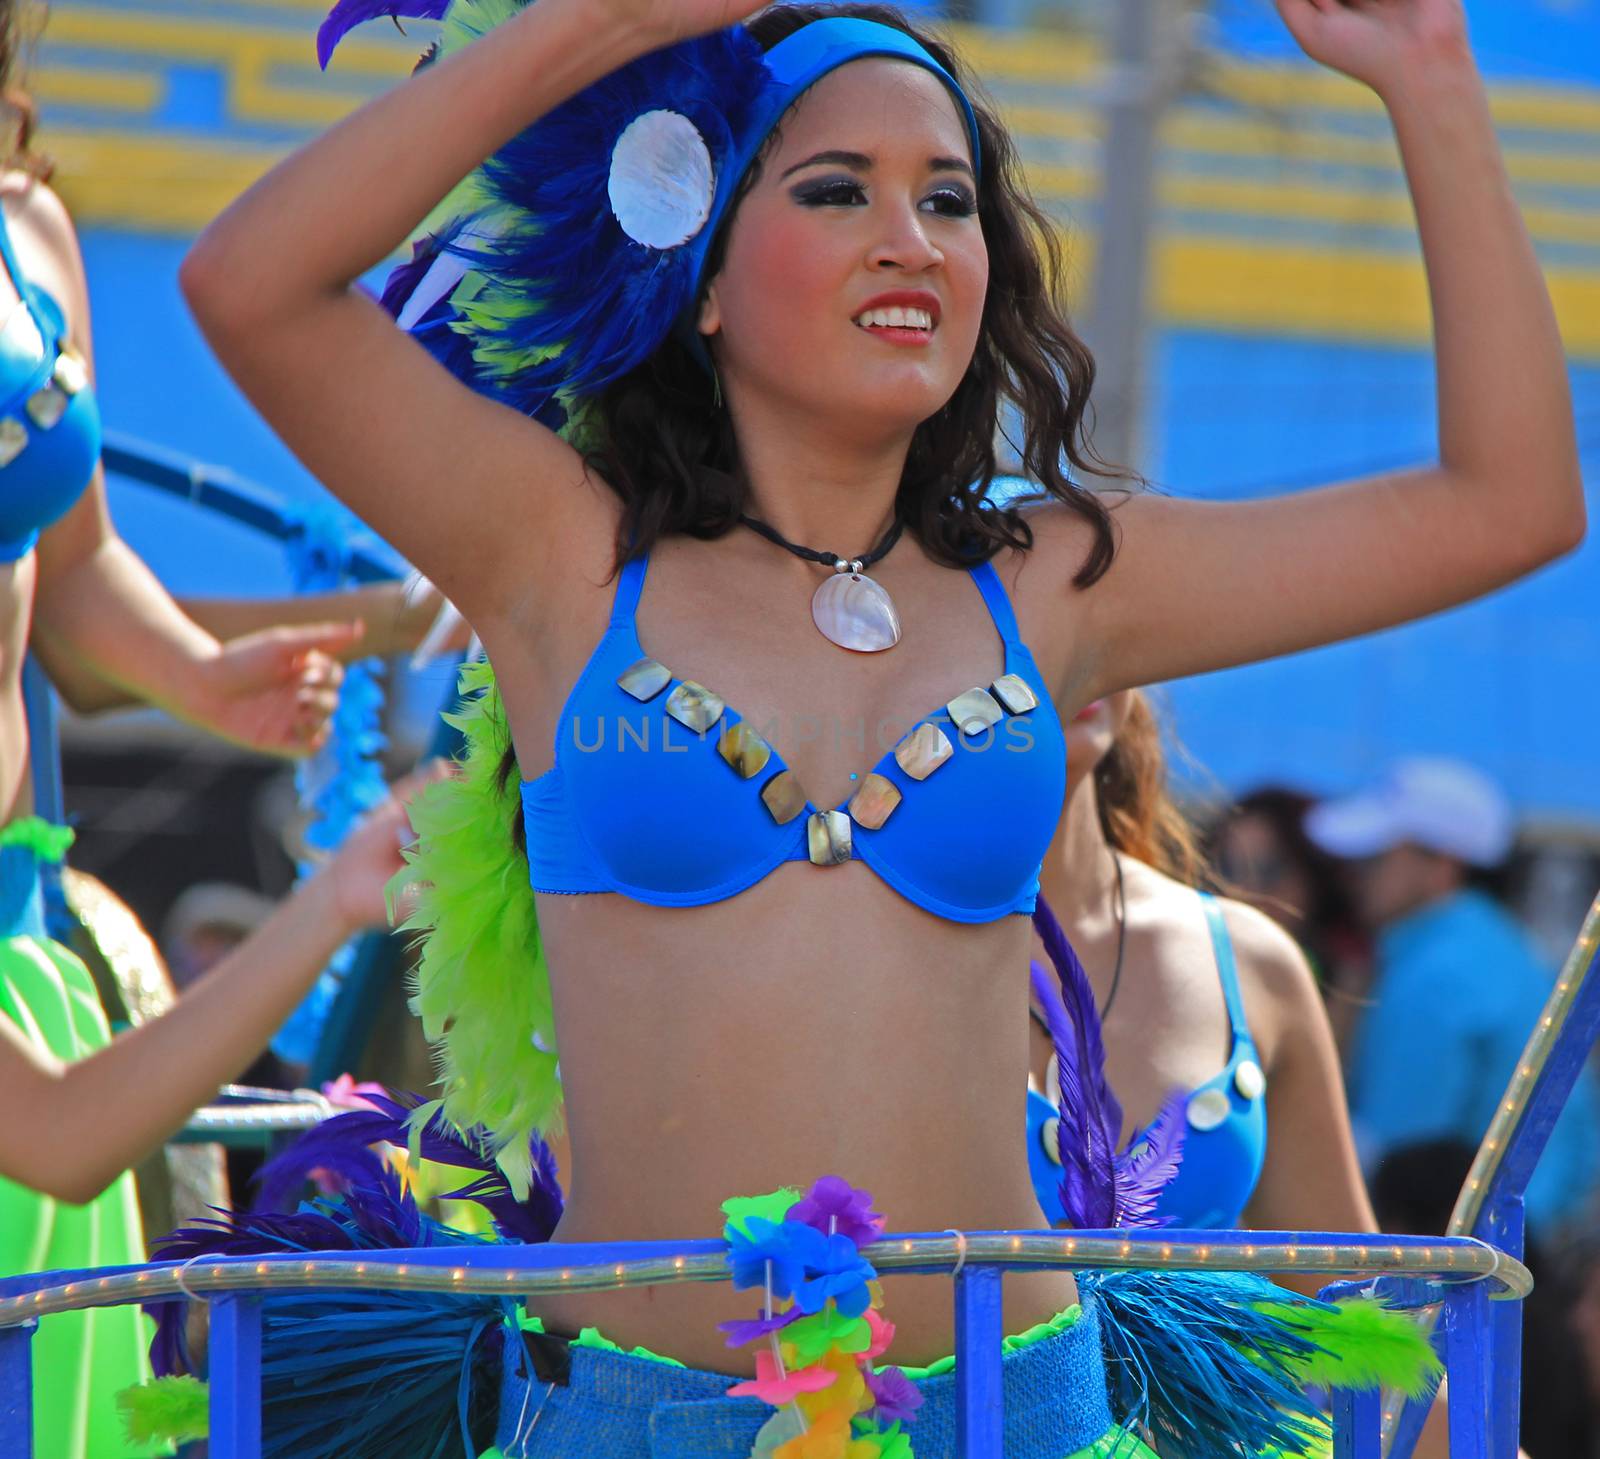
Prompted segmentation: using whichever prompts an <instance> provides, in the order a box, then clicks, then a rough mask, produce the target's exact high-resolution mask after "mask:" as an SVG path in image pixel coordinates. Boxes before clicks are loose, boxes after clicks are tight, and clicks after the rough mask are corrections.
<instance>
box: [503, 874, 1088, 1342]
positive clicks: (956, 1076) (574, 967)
mask: <svg viewBox="0 0 1600 1459" xmlns="http://www.w3.org/2000/svg"><path fill="white" fill-rule="evenodd" d="M539 916H540V924H541V928H542V932H543V936H544V939H545V947H546V951H547V954H548V956H549V961H550V966H551V969H552V982H553V987H554V995H555V1012H556V1024H557V1028H558V1031H559V1036H560V1040H561V1062H562V1074H563V1080H564V1083H565V1090H566V1097H567V1110H568V1124H569V1129H570V1134H571V1141H572V1157H571V1164H572V1169H571V1170H570V1172H564V1176H565V1177H566V1180H567V1184H568V1187H569V1193H568V1203H567V1209H566V1214H565V1216H564V1217H563V1219H562V1221H561V1225H560V1227H559V1229H558V1230H557V1232H556V1236H555V1239H556V1240H557V1241H574V1242H576V1241H618V1240H683V1239H693V1238H704V1237H711V1236H716V1235H718V1234H719V1233H720V1230H721V1225H722V1215H721V1212H720V1210H719V1205H720V1203H721V1202H722V1201H723V1200H724V1199H725V1198H726V1197H728V1196H732V1195H754V1194H758V1193H762V1192H765V1191H769V1190H772V1189H775V1188H777V1187H779V1186H784V1185H788V1186H800V1187H804V1186H806V1185H808V1184H809V1183H810V1182H811V1181H813V1180H815V1179H816V1178H817V1177H818V1176H820V1175H826V1174H836V1175H840V1176H842V1177H844V1178H845V1179H847V1180H849V1181H851V1182H852V1183H853V1184H855V1185H858V1186H863V1187H865V1188H866V1189H868V1190H870V1191H871V1192H872V1194H873V1197H874V1199H875V1202H876V1204H877V1207H878V1209H879V1210H881V1211H882V1212H883V1213H884V1215H885V1216H886V1217H887V1218H888V1221H889V1227H890V1229H891V1230H899V1231H928V1230H934V1231H938V1230H943V1229H946V1228H955V1229H958V1230H964V1231H974V1230H993V1229H1036V1228H1038V1227H1039V1226H1040V1225H1041V1224H1042V1223H1043V1218H1042V1216H1041V1215H1040V1212H1039V1208H1038V1205H1037V1203H1036V1202H1035V1200H1034V1196H1033V1191H1032V1187H1031V1185H1030V1183H1029V1179H1028V1168H1027V1163H1026V1159H1025V1148H1024V1143H1023V1132H1024V1129H1025V1123H1026V1120H1025V1091H1026V1077H1027V1053H1028V1044H1027V1039H1028V1013H1027V1001H1026V998H1027V972H1026V970H1027V965H1028V949H1029V936H1030V923H1029V920H1028V918H1026V917H1024V916H1016V915H1013V916H1007V917H1005V918H1003V919H1001V920H1000V921H998V922H992V923H987V924H982V925H977V926H966V925H962V924H957V923H952V922H948V921H944V920H942V919H940V918H938V917H935V916H933V915H931V914H930V913H928V912H925V911H923V910H922V909H921V908H919V907H917V906H915V905H913V904H912V903H910V902H908V901H906V900H905V899H903V898H902V897H900V896H899V895H898V894H897V893H895V892H894V891H892V890H891V889H890V888H889V887H888V886H886V885H885V884H884V883H883V882H882V881H880V880H879V879H878V878H877V877H876V876H875V875H874V874H873V873H872V872H871V871H870V870H869V869H868V868H867V867H866V866H865V865H864V864H862V863H860V862H850V863H846V864H845V865H843V866H836V867H818V866H812V865H810V864H809V863H787V864H785V865H783V866H780V867H779V868H778V869H777V870H776V871H775V872H773V873H772V874H771V875H769V876H767V877H766V878H765V879H763V880H762V881H760V882H759V883H757V884H756V885H755V886H754V887H751V888H750V889H748V890H747V891H745V892H743V893H741V894H740V895H738V896H737V897H733V898H729V899H728V900H726V901H722V902H717V903H713V904H711V905H709V906H705V907H699V908H688V909H685V908H660V907H652V906H647V905H643V904H641V903H638V902H633V901H630V900H628V899H627V898H624V897H621V896H617V895H614V894H607V893H601V894H595V895H586V896H564V897H562V896H545V897H540V898H539ZM1005 1285H1006V1309H1007V1310H1006V1321H1007V1325H1008V1330H1011V1331H1020V1330H1022V1329H1024V1328H1026V1327H1029V1326H1031V1325H1033V1324H1034V1323H1037V1322H1041V1321H1043V1320H1045V1319H1046V1318H1049V1317H1051V1316H1053V1315H1054V1314H1055V1313H1057V1312H1059V1311H1060V1310H1061V1309H1062V1308H1064V1307H1066V1306H1068V1305H1070V1304H1071V1303H1072V1302H1073V1301H1074V1300H1075V1293H1074V1289H1073V1285H1072V1281H1071V1279H1070V1278H1069V1277H1067V1276H1066V1275H1064V1274H1060V1275H1058V1274H1050V1273H1047V1274H1030V1275H1026V1276H1023V1275H1018V1276H1012V1277H1008V1278H1007V1279H1006V1284H1005ZM884 1289H885V1298H886V1303H887V1306H886V1313H887V1315H889V1316H890V1317H891V1318H892V1320H893V1321H894V1323H895V1325H896V1328H897V1333H898V1335H897V1337H896V1340H895V1344H894V1349H893V1352H892V1354H891V1356H892V1358H893V1359H894V1360H895V1361H897V1362H901V1363H907V1364H917V1365H920V1364H925V1363H928V1362H931V1361H932V1360H933V1359H935V1358H937V1357H940V1356H942V1355H944V1354H946V1353H949V1352H950V1351H952V1349H953V1337H954V1320H953V1306H952V1295H951V1285H950V1282H949V1280H948V1279H946V1278H938V1277H900V1278H890V1279H888V1280H886V1281H885V1283H884ZM758 1303H759V1294H758V1293H753V1292H741V1293H735V1292H734V1291H733V1290H732V1287H731V1285H729V1284H727V1283H719V1284H716V1285H692V1286H675V1287H661V1288H656V1289H641V1290H626V1291H616V1292H574V1293H572V1294H571V1295H570V1296H561V1295H560V1294H557V1295H555V1296H553V1297H548V1298H547V1297H540V1298H538V1299H536V1300H534V1301H532V1302H530V1304H529V1305H530V1307H531V1308H532V1309H533V1310H534V1311H536V1312H538V1313H539V1314H540V1315H541V1316H542V1317H543V1318H544V1320H545V1322H546V1325H547V1327H548V1328H549V1330H551V1331H553V1332H562V1333H567V1334H575V1333H576V1332H577V1331H578V1330H579V1329H580V1328H582V1327H587V1326H593V1327H598V1328H599V1329H600V1330H601V1332H603V1333H604V1334H605V1335H606V1336H607V1337H609V1338H611V1339H612V1340H614V1341H616V1342H618V1343H621V1344H622V1345H623V1346H624V1347H633V1346H641V1347H646V1348H650V1349H652V1350H653V1351H655V1352H658V1353H661V1354H664V1355H667V1356H670V1357H674V1358H678V1359H681V1360H682V1361H684V1362H686V1363H689V1364H691V1365H694V1366H698V1367H706V1368H714V1369H719V1370H722V1371H730V1372H738V1371H748V1365H749V1363H750V1361H751V1359H750V1357H749V1355H748V1352H747V1351H742V1350H740V1351H735V1350H730V1349H728V1348H727V1347H726V1346H725V1345H724V1343H723V1340H722V1334H720V1333H719V1332H718V1331H717V1323H718V1322H720V1321H723V1320H725V1319H728V1318H732V1317H749V1316H751V1315H753V1314H754V1312H755V1310H756V1308H757V1305H758Z"/></svg>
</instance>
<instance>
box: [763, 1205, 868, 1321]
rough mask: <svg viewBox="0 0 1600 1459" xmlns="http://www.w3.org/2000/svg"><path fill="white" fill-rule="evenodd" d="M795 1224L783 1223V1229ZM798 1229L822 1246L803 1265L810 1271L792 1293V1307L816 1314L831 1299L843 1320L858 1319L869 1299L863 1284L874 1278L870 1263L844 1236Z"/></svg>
mask: <svg viewBox="0 0 1600 1459" xmlns="http://www.w3.org/2000/svg"><path fill="white" fill-rule="evenodd" d="M798 1224H799V1223H798V1222H795V1221H785V1222H784V1225H786V1226H794V1225H798ZM802 1229H803V1230H806V1231H811V1234H812V1235H813V1236H815V1237H817V1239H818V1240H819V1241H821V1242H822V1243H823V1248H824V1249H823V1250H822V1251H821V1252H820V1253H819V1254H818V1255H817V1256H816V1257H814V1258H812V1257H808V1258H807V1261H806V1265H807V1267H808V1268H809V1269H810V1270H809V1271H808V1273H807V1275H806V1280H805V1281H803V1282H801V1283H800V1284H799V1285H798V1286H797V1287H796V1288H795V1290H794V1300H795V1306H797V1307H798V1308H799V1309H800V1310H801V1311H802V1312H808V1313H809V1312H820V1311H822V1307H823V1304H824V1303H825V1302H826V1301H827V1300H828V1299H829V1298H830V1297H831V1298H832V1299H833V1302H834V1305H835V1306H836V1307H838V1309H839V1311H840V1312H841V1313H843V1314H844V1316H846V1317H859V1316H861V1314H862V1313H863V1312H865V1311H866V1310H867V1306H868V1304H869V1303H870V1302H871V1299H872V1294H871V1293H870V1292H869V1291H868V1290H867V1283H868V1282H870V1281H871V1280H872V1279H873V1278H874V1277H875V1276H877V1272H875V1271H874V1270H873V1268H872V1263H871V1262H869V1261H867V1260H866V1259H865V1258H864V1257H863V1256H862V1255H861V1253H860V1252H859V1251H858V1250H857V1249H856V1244H855V1242H853V1241H852V1240H851V1239H850V1238H849V1237H848V1236H823V1235H822V1233H821V1232H819V1231H812V1228H811V1227H809V1226H806V1227H803V1228H802Z"/></svg>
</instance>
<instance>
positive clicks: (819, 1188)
mask: <svg viewBox="0 0 1600 1459" xmlns="http://www.w3.org/2000/svg"><path fill="white" fill-rule="evenodd" d="M789 1219H790V1220H791V1221H804V1222H805V1223H806V1225H807V1226H815V1227H816V1228H817V1230H818V1231H821V1232H822V1233H823V1234H824V1235H826V1236H833V1235H836V1234H837V1235H839V1236H848V1237H849V1238H850V1239H851V1240H852V1241H853V1242H855V1244H856V1245H857V1246H865V1245H866V1244H867V1243H868V1242H869V1241H876V1240H877V1239H878V1237H880V1236H882V1235H883V1228H884V1219H883V1217H882V1216H881V1215H879V1213H878V1212H877V1211H874V1210H873V1209H872V1194H871V1192H870V1191H864V1190H857V1189H856V1188H855V1187H854V1186H852V1185H851V1184H850V1182H849V1181H847V1180H841V1179H840V1178H839V1177H838V1176H837V1175H825V1176H823V1177H822V1179H820V1180H819V1181H818V1182H817V1183H816V1184H815V1185H814V1186H812V1187H811V1189H810V1190H809V1191H807V1192H806V1194H805V1196H804V1197H803V1198H802V1199H801V1200H800V1202H799V1203H798V1204H797V1205H795V1206H793V1207H792V1208H791V1209H790V1211H789Z"/></svg>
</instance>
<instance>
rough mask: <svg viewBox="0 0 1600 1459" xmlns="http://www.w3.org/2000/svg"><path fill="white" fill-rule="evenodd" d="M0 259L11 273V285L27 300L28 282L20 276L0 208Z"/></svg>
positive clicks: (8, 231) (3, 212)
mask: <svg viewBox="0 0 1600 1459" xmlns="http://www.w3.org/2000/svg"><path fill="white" fill-rule="evenodd" d="M0 259H3V260H4V261H5V266H6V272H7V273H8V274H10V275H11V285H12V287H13V288H14V289H15V290H16V291H17V293H18V295H19V296H20V297H21V299H22V302H23V303H24V304H26V303H27V302H28V283H27V280H26V279H24V278H23V277H22V266H21V265H20V264H19V263H18V262H17V255H16V251H15V250H14V249H13V248H12V246H11V231H10V229H8V228H7V227H6V215H5V209H3V208H0Z"/></svg>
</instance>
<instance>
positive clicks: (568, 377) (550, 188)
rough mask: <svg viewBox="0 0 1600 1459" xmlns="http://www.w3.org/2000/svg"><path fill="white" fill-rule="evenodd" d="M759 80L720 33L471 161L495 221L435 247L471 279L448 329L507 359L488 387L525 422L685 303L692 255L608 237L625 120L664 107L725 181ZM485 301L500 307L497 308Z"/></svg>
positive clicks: (751, 57) (603, 370)
mask: <svg viewBox="0 0 1600 1459" xmlns="http://www.w3.org/2000/svg"><path fill="white" fill-rule="evenodd" d="M770 84H771V82H770V76H769V73H768V72H767V70H766V68H765V67H764V66H763V65H762V64H761V51H760V48H759V47H758V46H757V44H756V42H755V41H754V39H753V38H752V37H751V36H750V35H749V33H748V32H747V31H746V30H745V29H744V27H743V26H737V25H736V26H732V27H730V28H729V29H727V30H723V31H718V32H716V33H714V34H711V35H707V36H701V37H698V38H696V39H694V40H690V41H685V42H682V43H680V44H678V45H675V46H671V47H668V48H667V49H665V50H660V51H655V52H652V53H650V54H649V55H645V56H641V57H640V58H639V59H637V60H635V61H633V62H630V63H629V64H628V65H626V66H623V67H622V68H620V69H619V70H617V71H614V72H612V73H611V74H610V75H608V76H605V77H603V78H601V79H600V80H599V81H597V82H595V83H594V84H593V85H591V86H588V87H586V88H585V89H584V90H583V91H581V92H579V93H578V94H577V95H576V96H574V97H572V98H570V99H569V100H568V101H566V102H564V103H563V104H562V105H560V106H558V107H556V108H555V109H554V110H553V111H551V112H549V113H547V114H546V115H545V116H543V117H541V118H540V119H539V120H538V121H537V122H535V123H534V124H533V125H532V126H530V127H528V128H527V129H526V130H525V131H523V132H522V133H521V134H519V135H518V136H516V137H514V138H512V140H511V141H509V142H508V143H506V144H505V145H504V146H503V147H501V148H500V150H499V151H498V152H496V153H495V154H494V155H493V156H492V157H490V158H489V159H488V160H487V161H486V162H485V163H484V165H483V169H482V176H483V178H484V180H485V182H486V185H487V189H488V192H489V194H490V195H491V198H492V202H491V204H490V208H489V211H490V212H491V213H492V215H493V216H494V218H495V220H496V222H497V224H499V223H502V222H503V223H506V224H507V225H508V226H507V227H506V228H505V231H504V232H502V233H500V234H499V236H498V237H495V238H487V239H486V238H475V239H467V238H459V239H457V240H456V241H454V242H452V243H451V244H449V245H447V246H448V247H450V248H451V250H452V251H454V252H457V253H458V254H460V255H461V256H462V257H464V258H466V259H467V260H468V262H469V264H470V266H471V267H472V268H473V269H474V270H475V271H476V272H478V273H480V274H482V275H483V276H484V279H485V287H484V291H483V293H482V295H481V296H480V299H479V301H478V302H479V304H480V305H482V306H484V307H482V308H480V309H475V310H474V311H473V313H472V316H471V317H470V318H469V319H467V320H466V321H464V323H463V326H462V327H463V328H465V329H466V330H467V332H468V333H469V335H471V337H472V338H473V340H474V343H475V345H476V346H477V347H478V359H479V361H480V363H483V362H484V361H485V360H486V358H489V357H493V358H494V359H496V360H500V361H505V360H511V361H514V364H513V365H511V366H509V367H507V368H505V369H502V370H497V371H495V372H494V375H493V380H492V384H491V393H493V394H495V395H496V396H497V397H498V398H500V399H502V400H504V401H505V402H507V403H508V404H511V405H513V406H515V407H516V408H517V409H519V410H521V411H523V412H524V413H526V414H535V413H536V412H537V411H538V410H539V409H540V408H541V407H542V406H545V405H547V404H548V403H549V402H550V401H551V400H552V399H555V398H556V397H557V395H558V393H559V396H560V398H561V399H562V400H564V401H565V400H570V399H572V398H574V397H581V396H585V395H590V394H592V393H593V392H595V391H597V390H599V389H600V388H602V387H603V386H605V385H607V384H609V383H610V382H611V381H614V380H616V379H618V378H620V377H621V376H622V375H625V374H626V373H627V372H628V371H630V370H632V369H634V368H635V367H636V366H638V365H639V364H641V363H643V361H644V360H646V359H647V358H649V356H650V355H651V354H652V353H654V351H655V350H656V348H657V347H658V346H659V345H660V344H661V342H662V341H663V340H665V339H666V337H667V336H668V334H669V333H670V332H671V331H672V328H673V326H674V324H675V323H676V322H677V321H678V320H679V319H680V317H681V316H683V315H684V313H685V312H686V311H687V309H688V308H689V306H690V305H691V304H692V302H693V295H694V291H695V286H696V282H697V281H696V278H695V273H694V261H693V259H692V257H691V250H690V249H689V248H687V247H680V248H671V249H666V250H657V249H653V248H647V247H645V246H644V245H642V244H639V243H636V242H634V241H633V240H632V239H630V238H629V237H628V236H627V235H626V234H625V233H624V232H623V231H622V228H621V225H620V224H619V223H618V222H617V219H616V216H615V214H614V213H613V212H612V209H611V205H610V198H609V191H608V184H609V178H610V168H611V153H612V150H613V148H614V147H615V145H616V142H617V139H618V137H619V136H620V135H621V134H622V132H623V130H624V129H625V128H626V127H627V125H628V124H629V123H630V122H631V121H633V120H634V119H635V118H636V117H638V116H639V115H641V114H642V113H644V112H647V111H651V110H655V109H657V108H662V107H669V108H671V109H672V110H673V111H676V112H678V113H680V114H681V115H683V116H685V117H687V118H688V119H689V120H690V121H691V122H692V123H693V124H694V125H695V127H696V128H697V129H698V130H699V132H700V135H701V137H702V138H703V139H704V141H705V143H706V146H707V149H708V150H709V152H710V154H711V158H712V162H713V167H714V169H716V170H717V173H718V178H717V184H718V186H719V187H721V186H731V185H732V183H733V182H734V181H736V179H724V178H722V177H721V176H720V170H721V169H722V168H723V167H724V166H726V165H727V164H728V163H730V162H731V160H732V157H733V155H734V150H735V146H734V141H735V137H736V136H737V135H738V134H739V133H740V131H741V129H742V127H743V126H744V124H745V122H746V120H747V118H748V117H749V116H750V115H751V112H752V110H753V108H754V106H755V104H756V102H757V100H758V99H759V98H760V96H761V95H762V94H763V92H764V90H765V88H766V87H767V86H768V85H770ZM497 297H498V298H499V300H500V301H501V302H503V303H504V304H508V305H510V306H512V307H510V308H509V309H497V308H496V300H497ZM528 305H532V306H533V307H532V308H531V310H530V309H528V308H527V307H526V306H528ZM550 351H559V354H557V355H556V356H555V357H553V358H552V357H548V352H550ZM486 352H487V353H486Z"/></svg>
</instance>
